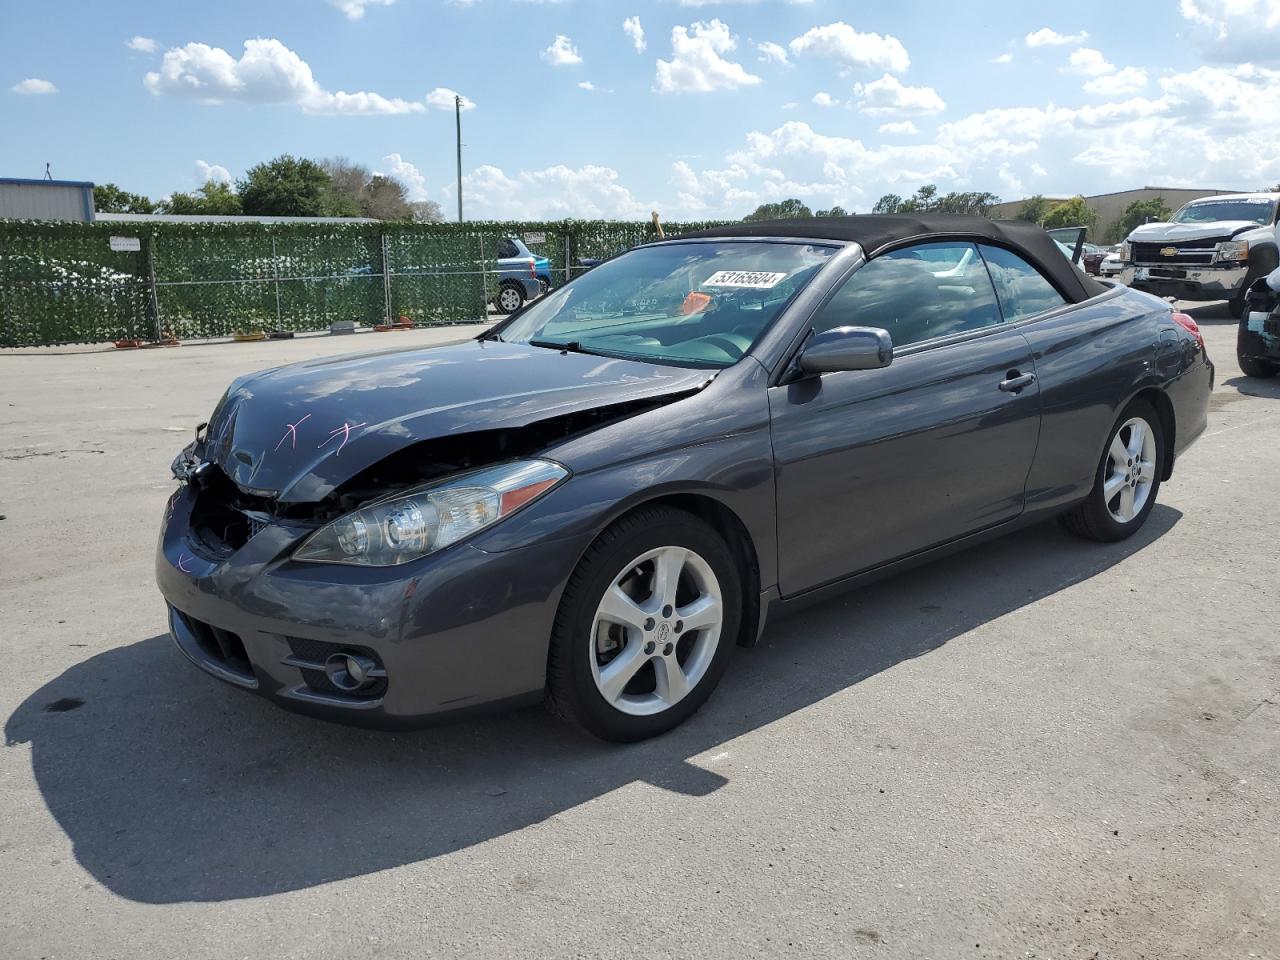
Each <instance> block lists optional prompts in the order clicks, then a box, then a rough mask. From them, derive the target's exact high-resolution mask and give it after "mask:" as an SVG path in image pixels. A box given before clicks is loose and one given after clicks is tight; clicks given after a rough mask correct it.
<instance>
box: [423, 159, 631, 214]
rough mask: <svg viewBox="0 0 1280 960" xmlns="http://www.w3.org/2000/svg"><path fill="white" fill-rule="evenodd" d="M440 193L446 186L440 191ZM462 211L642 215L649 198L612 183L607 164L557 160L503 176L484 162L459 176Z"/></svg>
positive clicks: (614, 178)
mask: <svg viewBox="0 0 1280 960" xmlns="http://www.w3.org/2000/svg"><path fill="white" fill-rule="evenodd" d="M445 194H446V196H448V195H451V194H452V190H446V191H445ZM462 195H463V200H464V205H465V207H466V209H467V211H468V215H469V216H472V217H480V218H492V219H495V220H508V219H511V220H542V219H550V220H554V219H560V218H562V217H583V218H587V219H601V218H603V219H615V218H616V219H629V220H635V219H640V218H647V217H648V215H649V211H650V210H651V209H653V208H654V206H655V204H653V203H642V202H640V201H639V200H637V199H636V198H635V197H634V196H633V195H632V193H631V191H630V190H628V189H627V188H626V187H624V186H622V184H620V183H619V182H618V172H617V171H616V170H614V169H612V168H611V167H602V166H595V165H593V164H586V165H584V166H582V167H579V168H578V169H576V170H575V169H573V168H571V167H566V166H564V165H557V166H553V167H547V168H546V169H544V170H522V171H520V172H519V173H516V174H512V175H508V174H507V173H505V172H504V171H503V170H502V169H501V168H499V167H495V166H492V165H490V164H485V165H484V166H480V167H477V168H476V169H475V170H473V171H471V172H470V173H468V174H466V175H464V176H463V178H462Z"/></svg>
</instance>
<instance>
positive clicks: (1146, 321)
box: [1022, 289, 1178, 512]
mask: <svg viewBox="0 0 1280 960" xmlns="http://www.w3.org/2000/svg"><path fill="white" fill-rule="evenodd" d="M1169 313H1170V310H1169V305H1168V304H1167V303H1165V302H1163V301H1161V300H1159V299H1157V298H1155V297H1152V296H1149V295H1147V294H1143V293H1139V292H1137V291H1131V290H1127V289H1120V290H1116V291H1113V292H1112V293H1110V294H1103V295H1101V296H1099V297H1096V298H1094V299H1092V300H1088V301H1085V302H1084V303H1081V304H1077V305H1075V306H1073V307H1070V308H1068V309H1066V310H1063V311H1062V312H1060V313H1058V314H1056V315H1054V316H1050V317H1047V318H1045V319H1042V320H1036V321H1033V322H1031V323H1029V324H1027V325H1025V326H1024V327H1022V333H1023V335H1024V336H1025V337H1026V338H1027V340H1028V341H1029V342H1030V343H1031V348H1032V355H1033V358H1034V361H1035V368H1036V377H1037V379H1038V381H1039V384H1040V398H1041V410H1042V414H1041V423H1040V441H1039V444H1038V445H1037V447H1036V456H1035V460H1034V462H1033V463H1032V466H1031V472H1030V474H1029V475H1028V477H1027V511H1028V512H1031V511H1033V510H1040V509H1052V508H1055V507H1064V506H1067V505H1069V504H1071V503H1073V502H1075V501H1078V500H1080V499H1082V498H1084V497H1085V496H1086V495H1087V494H1088V492H1089V490H1090V488H1091V487H1092V486H1093V479H1094V472H1095V471H1096V470H1097V467H1098V463H1099V462H1100V458H1101V456H1102V449H1103V446H1104V445H1105V443H1106V440H1107V436H1108V434H1109V433H1110V430H1111V427H1112V425H1113V424H1114V423H1115V420H1116V418H1117V417H1118V416H1119V414H1120V411H1121V409H1123V407H1124V406H1125V404H1127V403H1128V402H1129V400H1130V399H1132V398H1133V397H1134V395H1135V394H1137V393H1138V392H1139V391H1141V390H1143V389H1144V388H1146V387H1160V388H1163V387H1164V386H1165V385H1166V384H1167V383H1168V382H1169V381H1170V380H1171V379H1173V378H1174V377H1175V376H1177V374H1178V371H1177V370H1174V369H1172V368H1170V367H1168V366H1166V364H1167V361H1168V357H1167V354H1166V355H1165V357H1164V358H1162V356H1161V331H1162V330H1169V329H1171V328H1172V329H1176V327H1175V325H1174V324H1173V323H1172V321H1170V320H1169V319H1168V317H1169Z"/></svg>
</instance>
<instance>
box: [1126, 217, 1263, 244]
mask: <svg viewBox="0 0 1280 960" xmlns="http://www.w3.org/2000/svg"><path fill="white" fill-rule="evenodd" d="M1265 229H1266V228H1265V227H1259V226H1258V224H1256V223H1254V222H1253V221H1252V220H1215V221H1213V222H1211V223H1144V224H1143V225H1142V226H1140V227H1135V228H1134V230H1133V233H1131V234H1129V240H1130V241H1135V240H1136V241H1138V242H1139V243H1159V242H1160V241H1162V240H1167V241H1176V240H1209V239H1212V238H1214V237H1234V236H1235V235H1236V234H1237V233H1243V232H1244V231H1246V230H1265Z"/></svg>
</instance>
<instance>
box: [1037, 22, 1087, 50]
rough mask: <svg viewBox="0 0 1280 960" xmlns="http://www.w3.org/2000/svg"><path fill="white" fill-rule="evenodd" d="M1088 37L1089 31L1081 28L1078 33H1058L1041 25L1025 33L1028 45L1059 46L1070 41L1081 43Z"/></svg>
mask: <svg viewBox="0 0 1280 960" xmlns="http://www.w3.org/2000/svg"><path fill="white" fill-rule="evenodd" d="M1088 39H1089V31H1087V30H1081V31H1080V32H1079V33H1058V31H1056V30H1051V29H1050V28H1049V27H1041V28H1040V29H1039V30H1036V31H1033V32H1032V33H1028V34H1027V46H1028V47H1061V46H1066V45H1067V44H1071V43H1083V42H1084V41H1086V40H1088Z"/></svg>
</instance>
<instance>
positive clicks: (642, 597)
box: [590, 546, 724, 716]
mask: <svg viewBox="0 0 1280 960" xmlns="http://www.w3.org/2000/svg"><path fill="white" fill-rule="evenodd" d="M723 624H724V602H723V598H722V596H721V590H720V583H719V581H718V580H717V579H716V575H715V573H714V572H713V571H712V569H711V565H710V564H708V563H707V561H706V560H704V559H703V558H702V557H701V556H699V555H698V554H697V553H695V552H694V551H692V550H689V549H687V548H685V547H676V546H667V547H659V548H657V549H655V550H649V551H647V552H645V553H643V554H641V555H640V556H638V557H636V558H635V559H634V560H633V561H631V562H630V563H629V564H627V565H626V567H624V568H623V569H622V571H621V572H620V573H619V574H618V575H617V576H616V577H614V578H613V580H612V581H611V582H610V584H609V586H608V588H607V589H606V590H605V592H604V596H603V597H602V598H601V600H600V603H599V606H598V607H597V608H596V613H595V617H594V619H593V621H592V625H591V649H590V658H591V674H592V677H593V678H594V679H595V683H596V689H597V690H599V692H600V694H601V696H603V697H604V699H605V701H606V702H607V703H608V704H609V705H610V706H612V707H614V708H615V709H617V710H619V711H621V712H623V713H627V714H631V715H633V716H650V715H653V714H656V713H661V712H662V711H664V710H667V709H669V708H671V707H672V706H674V705H675V704H677V703H679V702H680V701H681V700H683V699H684V698H685V697H686V696H687V695H688V694H689V693H690V692H691V691H692V690H693V689H694V688H695V687H696V686H697V685H698V683H699V681H701V680H702V678H703V676H704V675H705V674H706V672H707V669H708V668H709V667H710V666H711V661H712V659H713V658H714V657H715V653H716V648H717V647H718V646H719V644H720V635H721V633H722V628H723Z"/></svg>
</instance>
